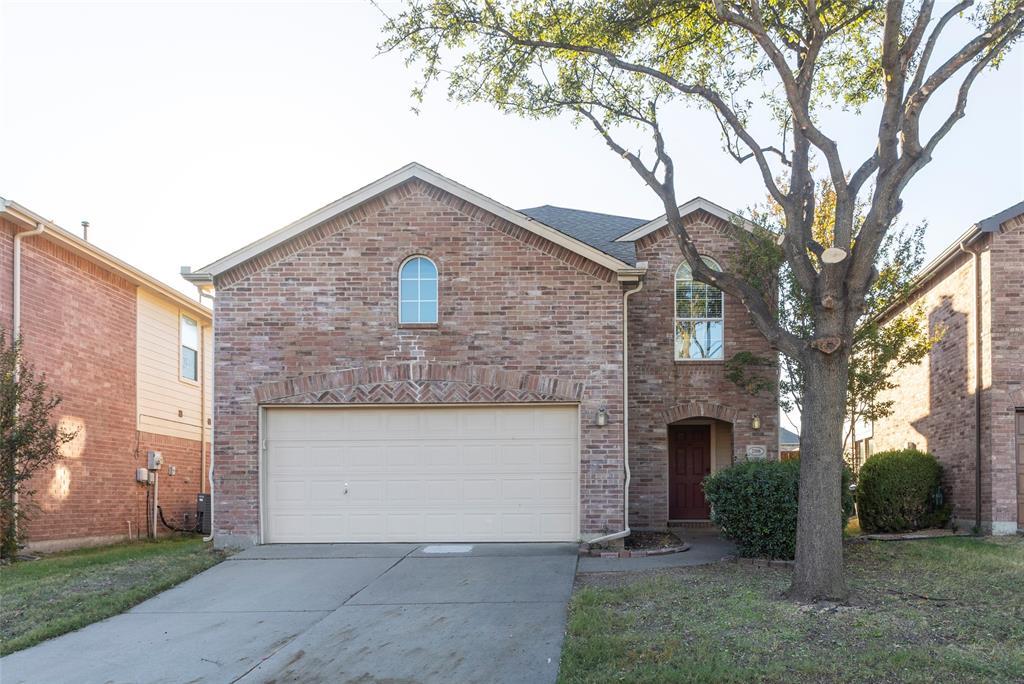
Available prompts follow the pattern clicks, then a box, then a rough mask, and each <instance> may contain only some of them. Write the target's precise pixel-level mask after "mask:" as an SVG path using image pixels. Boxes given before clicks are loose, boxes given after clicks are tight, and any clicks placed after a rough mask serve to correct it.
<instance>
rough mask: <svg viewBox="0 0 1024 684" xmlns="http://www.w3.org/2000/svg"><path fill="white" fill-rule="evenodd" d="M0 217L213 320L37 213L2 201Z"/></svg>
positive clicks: (196, 306)
mask: <svg viewBox="0 0 1024 684" xmlns="http://www.w3.org/2000/svg"><path fill="white" fill-rule="evenodd" d="M0 216H2V217H4V218H7V219H8V220H11V221H13V222H16V223H18V224H20V225H22V226H25V227H27V228H38V227H39V226H42V227H43V232H42V233H41V234H40V235H39V236H38V238H45V239H47V240H49V241H51V242H54V243H56V244H58V245H60V246H61V247H63V248H64V249H67V250H68V251H70V252H72V253H74V254H77V255H79V256H80V257H82V258H84V259H85V260H86V261H89V262H92V263H94V264H96V265H97V266H99V267H100V268H103V269H105V270H107V271H109V272H111V273H116V274H117V275H119V276H121V277H122V278H124V279H125V280H127V281H128V282H130V283H132V284H133V285H135V286H137V287H142V288H145V289H146V290H149V291H150V292H154V293H156V294H157V295H160V296H161V297H163V298H164V299H169V300H171V301H172V302H174V303H175V304H177V305H178V306H180V307H182V308H183V309H186V310H188V311H190V312H192V313H193V314H195V315H197V316H199V317H200V318H202V319H203V320H204V321H210V320H212V317H213V312H212V311H210V309H209V308H208V307H207V306H205V305H204V304H201V303H200V302H197V301H196V300H194V299H191V298H190V297H188V296H187V295H185V294H183V293H181V292H179V291H178V290H176V289H174V288H173V287H171V286H170V285H167V284H166V283H164V282H161V281H159V280H157V279H156V278H154V277H153V276H151V275H149V274H148V273H144V272H143V271H140V270H139V269H137V268H135V267H134V266H132V265H131V264H128V263H126V262H124V261H121V260H120V259H118V258H117V257H115V256H114V255H113V254H110V253H109V252H105V251H103V250H102V249H100V248H99V247H97V246H96V245H94V244H92V243H91V242H88V241H87V240H83V239H82V238H80V237H78V236H77V235H75V234H74V233H71V232H70V231H67V230H64V229H63V228H61V227H60V226H58V225H57V224H55V223H53V222H52V221H48V220H47V219H45V218H43V217H42V216H40V215H39V214H37V213H35V212H34V211H32V210H30V209H27V208H26V207H23V206H21V205H20V204H18V203H17V202H13V201H11V200H8V199H4V198H3V197H0Z"/></svg>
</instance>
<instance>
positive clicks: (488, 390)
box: [255, 362, 584, 404]
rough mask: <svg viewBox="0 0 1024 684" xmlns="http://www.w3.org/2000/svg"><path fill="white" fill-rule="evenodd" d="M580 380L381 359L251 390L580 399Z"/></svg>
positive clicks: (350, 398) (406, 399)
mask: <svg viewBox="0 0 1024 684" xmlns="http://www.w3.org/2000/svg"><path fill="white" fill-rule="evenodd" d="M583 391H584V384H583V383H581V382H575V381H572V380H567V379H565V378H561V377H557V376H552V375H541V374H534V373H524V372H519V371H509V370H505V369H502V368H500V367H496V366H475V365H462V364H454V363H437V362H400V363H384V364H376V365H369V366H361V367H358V368H348V369H345V370H340V371H333V372H329V373H318V374H313V375H304V376H300V377H296V378H289V379H287V380H281V381H278V382H273V383H268V384H265V385H260V386H259V387H256V388H255V395H256V400H257V401H258V402H260V403H264V404H410V403H411V404H417V403H431V404H436V403H501V402H542V401H548V402H555V401H571V402H575V401H580V400H581V399H582V398H583Z"/></svg>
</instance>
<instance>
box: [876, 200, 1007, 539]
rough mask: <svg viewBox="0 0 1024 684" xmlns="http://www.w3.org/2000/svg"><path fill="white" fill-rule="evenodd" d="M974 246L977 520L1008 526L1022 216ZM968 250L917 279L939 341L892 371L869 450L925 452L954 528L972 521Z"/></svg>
mask: <svg viewBox="0 0 1024 684" xmlns="http://www.w3.org/2000/svg"><path fill="white" fill-rule="evenodd" d="M970 249H971V250H972V251H974V252H978V253H979V255H980V257H979V263H978V266H979V271H978V285H979V288H980V321H981V345H980V347H981V348H980V361H981V363H980V375H981V415H982V418H981V454H982V457H981V526H982V528H983V529H984V530H986V531H995V532H1003V533H1006V532H1013V531H1015V530H1016V529H1017V528H1018V526H1019V525H1020V524H1021V523H1020V521H1019V520H1018V511H1017V506H1018V497H1019V496H1020V493H1019V492H1018V487H1017V457H1016V444H1015V441H1016V436H1015V432H1014V422H1015V413H1016V412H1017V411H1020V410H1024V364H1022V363H1021V354H1022V352H1024V349H1022V346H1021V339H1024V338H1022V333H1024V216H1017V217H1016V218H1012V219H1010V220H1008V221H1006V222H1005V223H1003V224H1002V226H1001V227H1000V230H999V231H997V232H991V233H982V234H981V235H979V237H978V238H977V239H976V240H975V241H974V242H973V243H972V244H971V246H970ZM974 285H975V273H974V267H973V257H972V256H971V255H969V254H965V253H962V252H960V253H952V254H950V256H949V257H947V258H946V260H945V262H944V263H942V264H941V265H939V267H938V268H937V269H936V270H935V271H934V272H933V273H932V274H931V275H929V276H928V278H927V279H926V280H925V281H923V282H922V283H921V285H920V286H919V288H918V291H917V292H916V294H915V297H914V299H913V300H912V301H911V304H914V303H917V302H920V303H922V304H923V305H924V307H925V311H926V312H927V315H928V322H929V326H930V328H931V329H932V330H933V331H935V330H937V329H942V330H944V335H943V338H942V340H941V341H940V342H939V343H938V344H937V345H936V346H935V347H934V348H933V349H932V351H931V353H930V354H929V356H928V357H927V358H926V359H924V361H922V362H921V363H920V364H918V365H917V366H913V367H910V368H905V369H903V370H901V371H900V372H899V373H898V374H897V376H896V378H895V381H896V383H897V385H898V387H897V388H896V389H895V390H893V391H892V392H890V393H889V396H888V397H887V398H889V399H892V400H893V401H894V402H895V404H894V407H895V412H894V414H893V415H892V416H890V417H888V418H885V419H883V420H881V421H878V422H876V423H875V425H874V430H873V436H872V446H873V449H874V451H880V450H884V449H893V448H902V447H905V446H907V444H909V443H913V444H915V445H916V446H917V447H918V448H920V449H925V450H928V451H930V452H931V453H933V454H934V455H935V456H936V457H937V458H938V459H939V461H940V462H941V463H942V465H943V468H944V478H945V482H944V485H945V488H946V490H947V493H948V495H949V496H950V497H951V499H952V503H953V507H954V515H955V517H956V518H957V519H958V520H959V521H960V523H961V524H962V525H965V526H971V525H973V524H974V522H975V506H976V498H975V491H976V483H977V478H976V476H975V472H976V460H975V453H976V452H975V434H976V433H975V386H976V377H975V373H974V368H975V359H976V358H977V355H978V346H977V345H976V341H975V340H976V335H975V319H974V310H975V306H974Z"/></svg>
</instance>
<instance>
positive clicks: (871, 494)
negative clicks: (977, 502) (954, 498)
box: [857, 449, 950, 532]
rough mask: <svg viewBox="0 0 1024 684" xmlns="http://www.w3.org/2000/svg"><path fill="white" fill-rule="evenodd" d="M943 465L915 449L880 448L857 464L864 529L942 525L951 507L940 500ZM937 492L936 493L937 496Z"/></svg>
mask: <svg viewBox="0 0 1024 684" xmlns="http://www.w3.org/2000/svg"><path fill="white" fill-rule="evenodd" d="M941 482H942V466H941V465H939V462H938V461H937V460H935V457H934V456H932V455H931V454H926V453H924V452H923V451H917V450H916V449H899V450H895V451H880V452H878V453H877V454H874V455H872V456H871V457H869V458H868V459H867V460H866V461H864V465H862V466H861V468H860V478H859V481H858V484H857V512H858V515H859V517H860V526H861V529H862V530H864V531H865V532H905V531H907V530H920V529H924V528H927V527H943V526H945V525H946V523H948V522H949V514H950V507H949V506H948V505H945V504H943V503H942V502H941V489H940V484H941ZM937 494H938V496H937Z"/></svg>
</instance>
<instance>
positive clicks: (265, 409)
mask: <svg viewBox="0 0 1024 684" xmlns="http://www.w3.org/2000/svg"><path fill="white" fill-rule="evenodd" d="M453 409H454V410H458V411H460V412H459V413H453V414H452V415H451V416H445V418H446V420H447V422H448V423H449V425H451V422H450V421H451V420H453V419H454V420H455V422H456V423H458V425H460V426H461V425H462V424H463V423H464V421H465V419H466V417H468V416H471V415H472V412H474V411H480V415H481V417H484V418H488V417H489V416H490V417H493V419H494V420H496V421H498V422H499V423H500V422H502V421H503V420H505V421H508V423H509V425H510V426H511V425H515V424H517V423H518V422H519V421H520V420H522V419H523V418H527V417H528V416H530V417H532V420H534V421H537V420H538V419H539V416H538V415H537V414H536V413H530V412H531V411H537V410H540V411H543V410H545V409H563V410H564V409H571V411H572V421H573V426H572V428H571V433H572V434H571V439H572V443H571V447H570V448H571V449H572V466H571V468H572V472H571V478H572V484H571V491H572V498H573V500H572V502H571V511H572V520H571V523H565V521H559V522H561V523H562V524H559V525H557V529H558V531H557V532H554V531H552V530H554V529H555V528H554V527H551V528H549V529H548V530H546V531H540V532H536V531H535V530H539V529H541V527H543V526H542V525H540V523H539V519H538V520H537V521H534V524H535V527H533V528H532V530H534V531H531V530H528V529H527V527H525V526H524V527H523V528H522V529H520V530H516V529H515V528H514V522H515V521H516V518H517V517H519V516H515V515H509V514H508V510H507V508H506V510H505V511H504V513H505V517H504V518H502V520H503V521H511V522H513V525H500V524H499V525H498V526H500V527H501V528H502V529H499V530H497V531H494V527H493V525H494V523H488V524H491V525H492V528H490V529H491V530H492V531H490V532H488V531H486V530H485V529H484V528H483V527H481V528H476V529H474V528H473V526H472V525H471V524H469V523H468V522H467V521H466V520H460V521H459V529H461V530H471V533H469V534H459V535H458V536H451V535H449V534H445V535H443V536H439V535H440V534H441V533H440V530H442V529H444V527H443V525H441V526H439V527H437V528H435V530H434V531H430V530H429V529H427V528H422V529H420V531H419V533H415V532H410V531H403V530H402V529H401V524H400V523H401V516H395V522H397V524H393V521H391V520H390V519H389V523H388V525H387V526H386V528H387V529H386V530H385V531H381V529H382V528H381V527H380V523H379V522H378V521H376V520H375V519H374V518H373V516H371V515H369V510H368V511H366V512H364V511H358V512H359V513H364V515H363V520H364V521H371V520H372V521H373V524H377V525H378V530H377V531H376V532H369V531H368V530H367V531H359V530H358V529H357V526H356V525H353V524H351V523H350V522H343V523H341V526H342V527H345V528H346V529H347V531H346V532H344V533H342V535H343V536H342V537H341V538H338V539H335V540H334V541H360V542H366V541H411V542H420V541H422V542H439V541H481V542H482V541H539V540H543V541H575V540H577V539H578V538H579V527H580V443H581V440H580V419H579V404H578V403H554V402H552V403H528V404H387V405H383V404H376V405H325V406H310V405H297V406H296V405H290V406H289V405H263V406H260V409H259V415H258V423H259V424H258V431H259V446H260V458H259V459H258V465H257V469H258V473H257V476H258V478H259V479H258V482H259V487H258V498H259V510H260V515H259V516H258V517H259V524H260V532H259V536H260V542H261V543H275V542H309V543H316V542H318V541H330V540H328V539H325V538H323V537H322V535H315V534H313V533H310V534H308V535H307V534H303V533H299V534H298V535H297V536H295V537H294V538H292V535H291V534H290V533H286V536H284V537H282V536H281V534H280V533H277V534H275V533H273V527H272V525H271V515H272V514H273V511H272V510H271V508H272V506H273V498H275V497H271V496H270V489H269V487H270V479H271V468H270V465H269V457H270V453H271V451H273V450H274V449H275V443H274V441H273V440H274V437H273V435H272V434H269V430H268V427H269V425H270V422H269V420H268V415H267V414H268V413H269V412H271V411H274V412H277V411H310V410H313V411H327V412H342V413H339V415H342V414H352V413H353V412H372V413H371V415H372V416H373V418H372V419H371V420H377V421H380V420H388V419H389V418H390V417H388V416H387V413H388V412H390V411H392V410H401V411H403V412H404V416H405V418H406V419H408V418H411V417H413V416H416V418H415V419H416V420H418V421H421V422H422V421H423V419H424V417H425V416H426V415H427V414H423V413H420V411H438V412H444V411H446V410H453ZM410 410H412V411H410ZM495 410H497V412H495ZM467 411H468V412H469V413H467ZM488 411H490V412H492V413H491V414H488V413H486V412H488ZM509 412H512V413H509ZM517 412H522V414H523V415H522V417H520V416H517V415H516V413H517ZM278 415H279V414H278ZM396 417H398V418H399V420H401V416H397V414H396ZM549 417H551V418H552V419H553V421H554V424H555V425H557V424H558V420H559V419H557V417H556V414H549ZM528 419H529V418H528ZM307 420H313V422H314V423H315V419H312V418H309V419H307ZM561 420H562V421H567V420H569V418H568V416H563V418H562V419H561ZM435 422H437V421H435ZM440 422H441V423H445V422H446V421H440ZM321 424H323V423H321ZM566 424H567V423H566V422H563V423H562V425H563V429H564V426H565V425H566ZM279 425H280V424H279ZM285 425H287V424H285ZM292 429H293V430H294V428H292ZM448 429H454V430H455V432H452V433H445V432H443V430H442V432H441V433H440V434H441V436H442V437H443V439H442V440H441V441H442V443H443V442H444V441H445V440H446V439H458V440H460V441H461V440H462V439H468V438H469V437H470V436H469V435H466V434H463V432H462V431H463V430H464V429H465V428H463V427H456V428H451V427H449V428H448ZM505 429H507V430H510V431H512V432H514V431H513V430H512V428H511V427H506V428H505ZM374 434H378V433H376V432H375V433H374ZM488 434H490V433H488ZM494 434H495V437H494V439H495V441H496V444H495V446H496V447H500V443H501V442H502V434H501V432H500V430H499V431H497V432H495V433H494ZM514 434H516V435H519V434H521V433H519V432H514ZM569 437H570V435H569V432H568V431H567V430H566V431H563V432H561V434H560V435H559V436H556V437H552V438H551V439H552V440H565V439H567V438H569ZM477 439H479V438H477V437H475V436H473V439H472V440H471V442H473V441H476V440H477ZM505 439H506V440H508V439H515V440H516V441H519V438H518V437H515V438H512V437H506V438H505ZM371 441H372V440H371ZM524 442H525V440H524ZM526 443H529V442H526ZM506 444H507V442H506ZM362 445H363V446H366V444H364V443H362ZM287 446H288V445H287V441H285V443H284V444H281V443H280V442H279V443H278V444H277V445H276V447H277V448H287ZM376 446H377V448H380V444H376ZM515 446H521V444H516V445H515ZM565 446H566V443H565V442H564V441H563V445H562V448H563V449H564V447H565ZM279 453H280V452H279ZM436 453H442V452H441V451H438V452H436ZM445 453H446V452H445ZM562 453H563V454H564V453H565V452H564V451H563V452H562ZM376 463H377V462H374V464H373V465H368V464H367V463H366V462H364V464H363V465H364V466H366V467H369V468H370V469H371V470H373V468H374V467H376ZM507 463H508V462H505V461H503V462H502V463H495V466H496V468H495V472H494V476H495V477H496V478H498V483H499V486H500V488H501V490H502V491H503V492H504V491H505V490H504V486H503V485H504V482H505V481H506V480H503V479H501V478H507V481H508V482H511V483H516V482H517V479H516V477H515V475H516V473H515V472H514V470H513V471H512V472H508V471H505V469H503V468H501V467H500V466H501V465H502V464H507ZM423 465H424V464H423V463H422V462H419V461H417V462H416V463H415V464H414V463H411V462H405V463H398V464H397V467H398V468H402V467H408V468H410V469H411V470H412V471H413V472H415V471H416V469H417V468H419V469H421V470H422V468H423ZM391 467H392V465H390V464H389V465H388V466H387V468H388V469H390V468H391ZM452 467H455V468H457V467H458V466H455V465H454V464H452ZM524 467H525V466H524ZM503 471H504V472H503ZM307 472H308V471H307ZM524 472H533V471H529V470H527V471H524ZM556 472H557V471H556ZM562 472H563V474H565V475H567V476H569V475H570V473H568V470H567V469H563V471H562ZM335 474H337V473H336V472H335ZM383 474H384V473H383V472H376V473H373V475H378V476H381V475H383ZM453 474H458V473H457V471H456V472H454V473H453ZM342 479H348V478H342ZM352 479H357V476H353V478H352ZM454 479H457V478H453V480H454ZM386 481H387V480H386V479H383V478H382V479H381V480H380V481H379V482H378V483H377V484H378V486H381V487H383V483H384V482H386ZM278 482H280V480H278ZM366 482H369V481H366ZM448 484H451V483H448ZM296 486H297V485H296ZM306 486H307V489H306V490H305V491H306V494H305V496H309V492H310V491H312V482H311V483H308V484H307V485H306ZM440 486H442V487H443V486H445V483H444V482H442V483H440ZM276 491H277V494H276V496H280V495H281V490H280V489H278V490H276ZM465 493H466V490H465V487H464V486H463V487H462V494H459V495H456V496H460V497H465ZM381 496H383V497H385V499H386V498H387V497H388V496H391V494H390V491H389V493H387V494H381ZM526 498H529V494H527V495H526ZM346 500H347V499H346ZM534 500H536V497H535V498H534ZM379 501H380V507H381V508H383V509H384V510H389V509H388V508H387V506H386V505H384V504H383V500H379ZM376 505H378V504H374V503H370V504H369V507H370V509H373V508H374V506H376ZM454 505H455V506H456V508H454V509H452V510H453V511H457V510H459V509H458V507H459V506H463V505H465V504H464V502H463V501H461V500H459V501H457V502H456V504H454ZM552 505H553V509H552V510H557V509H558V508H559V506H557V504H555V503H554V502H553V503H552ZM378 510H380V509H378ZM392 510H393V509H392ZM561 510H562V511H563V512H564V511H565V508H562V509H561ZM353 512H355V511H353ZM451 512H452V511H449V512H448V514H447V515H446V514H444V513H443V512H441V511H439V512H438V515H437V517H436V518H435V519H436V520H437V521H439V523H440V521H441V519H443V518H445V517H449V518H450V514H451ZM541 512H542V511H541ZM421 517H422V516H421ZM475 517H476V518H477V519H478V520H480V521H481V524H483V522H482V521H483V518H482V517H481V515H480V514H479V512H478V513H477V515H476V516H475ZM406 519H407V520H410V521H412V520H415V518H414V517H413V516H406ZM528 519H529V516H522V520H523V522H524V523H525V522H526V521H527V520H528ZM549 519H550V520H552V521H556V520H557V516H554V515H551V516H549ZM276 520H277V521H278V524H279V525H280V523H281V516H278V518H276ZM314 521H315V519H314ZM566 524H568V525H569V527H566ZM416 526H417V525H416V524H414V525H413V527H416ZM419 526H421V527H422V523H419ZM313 537H316V538H313Z"/></svg>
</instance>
